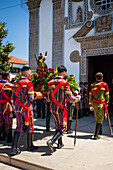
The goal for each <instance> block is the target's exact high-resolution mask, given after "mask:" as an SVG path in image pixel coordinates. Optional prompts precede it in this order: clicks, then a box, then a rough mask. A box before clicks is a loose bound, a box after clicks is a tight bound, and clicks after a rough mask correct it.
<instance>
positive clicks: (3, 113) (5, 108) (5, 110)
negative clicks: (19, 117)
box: [3, 102, 9, 115]
mask: <svg viewBox="0 0 113 170" xmlns="http://www.w3.org/2000/svg"><path fill="white" fill-rule="evenodd" d="M8 105H9V102H7V104H6V108H5V109H4V112H3V115H4V113H5V112H6V110H7V108H8Z"/></svg>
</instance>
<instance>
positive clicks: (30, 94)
mask: <svg viewBox="0 0 113 170" xmlns="http://www.w3.org/2000/svg"><path fill="white" fill-rule="evenodd" d="M21 71H22V77H21V78H20V79H19V80H17V81H15V82H14V83H13V84H14V88H13V101H14V106H15V111H16V118H17V127H16V131H15V132H14V140H13V143H12V152H11V153H10V155H11V156H13V155H16V154H20V153H21V151H20V150H19V149H18V148H17V147H18V141H19V137H20V134H21V132H22V129H23V125H24V123H25V125H26V126H27V150H28V151H32V150H36V149H38V147H36V146H34V145H33V111H32V104H31V101H32V100H33V99H34V89H33V84H32V82H31V81H29V78H30V74H31V68H30V67H27V66H24V67H23V68H22V70H21Z"/></svg>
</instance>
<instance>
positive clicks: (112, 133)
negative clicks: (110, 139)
mask: <svg viewBox="0 0 113 170" xmlns="http://www.w3.org/2000/svg"><path fill="white" fill-rule="evenodd" d="M108 122H109V127H110V131H111V135H113V131H112V127H111V122H110V117H109V113H108Z"/></svg>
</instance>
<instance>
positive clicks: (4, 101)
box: [0, 71, 12, 143]
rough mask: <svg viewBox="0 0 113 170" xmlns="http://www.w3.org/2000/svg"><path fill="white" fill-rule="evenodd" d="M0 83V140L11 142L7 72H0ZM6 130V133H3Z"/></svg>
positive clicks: (10, 113)
mask: <svg viewBox="0 0 113 170" xmlns="http://www.w3.org/2000/svg"><path fill="white" fill-rule="evenodd" d="M1 74H2V80H1V81H0V140H2V139H5V135H6V137H7V142H8V143H10V142H12V106H11V96H12V85H11V84H10V83H9V80H10V74H9V72H4V71H3V72H2V73H1ZM5 130H6V133H5Z"/></svg>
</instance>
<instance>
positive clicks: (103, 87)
mask: <svg viewBox="0 0 113 170" xmlns="http://www.w3.org/2000/svg"><path fill="white" fill-rule="evenodd" d="M108 103H109V88H108V84H107V83H105V82H103V81H96V82H95V83H93V84H91V87H90V92H89V105H90V106H92V107H93V108H94V115H95V119H96V122H97V123H100V124H102V122H103V119H104V115H105V114H107V104H108Z"/></svg>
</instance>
